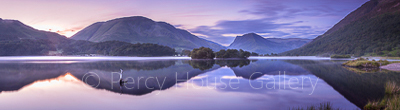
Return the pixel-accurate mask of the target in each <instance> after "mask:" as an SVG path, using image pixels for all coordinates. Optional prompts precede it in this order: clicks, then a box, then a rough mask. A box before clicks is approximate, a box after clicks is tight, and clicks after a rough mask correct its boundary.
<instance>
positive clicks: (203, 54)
mask: <svg viewBox="0 0 400 110" xmlns="http://www.w3.org/2000/svg"><path fill="white" fill-rule="evenodd" d="M190 57H191V58H192V59H214V57H215V54H214V51H212V49H210V48H207V47H200V48H195V49H193V50H192V51H191V52H190Z"/></svg>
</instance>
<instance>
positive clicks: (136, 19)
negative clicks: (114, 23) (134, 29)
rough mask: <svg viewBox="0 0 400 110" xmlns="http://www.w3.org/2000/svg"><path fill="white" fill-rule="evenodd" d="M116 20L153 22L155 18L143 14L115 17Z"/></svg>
mask: <svg viewBox="0 0 400 110" xmlns="http://www.w3.org/2000/svg"><path fill="white" fill-rule="evenodd" d="M114 20H129V21H152V22H154V21H153V20H151V19H149V18H146V17H143V16H131V17H122V18H117V19H114Z"/></svg>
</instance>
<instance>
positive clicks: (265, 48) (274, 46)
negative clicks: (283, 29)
mask: <svg viewBox="0 0 400 110" xmlns="http://www.w3.org/2000/svg"><path fill="white" fill-rule="evenodd" d="M309 41H311V40H309V39H298V38H296V39H280V38H268V39H265V38H263V37H261V36H260V35H257V34H255V33H248V34H245V35H243V36H237V37H236V38H235V40H234V41H233V43H232V44H231V45H230V46H229V47H228V48H229V49H243V50H245V51H250V52H256V53H260V54H270V53H280V52H284V51H288V50H292V49H295V48H299V47H301V46H302V45H304V44H306V43H308V42H309Z"/></svg>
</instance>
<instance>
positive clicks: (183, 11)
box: [0, 0, 367, 45]
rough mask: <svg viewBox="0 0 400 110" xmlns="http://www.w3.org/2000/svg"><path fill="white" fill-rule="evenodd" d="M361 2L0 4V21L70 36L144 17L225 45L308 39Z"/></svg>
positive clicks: (47, 0)
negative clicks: (257, 37)
mask: <svg viewBox="0 0 400 110" xmlns="http://www.w3.org/2000/svg"><path fill="white" fill-rule="evenodd" d="M366 1H367V0H352V1H348V0H339V1H337V0H302V1H298V0H280V1H276V0H217V1H215V0H201V1H193V0H172V1H161V0H134V1H129V0H113V1H109V0H85V1H83V0H35V1H31V0H13V1H5V0H4V1H0V18H3V19H15V20H20V21H21V22H23V23H25V24H27V25H29V26H32V27H34V28H36V29H39V30H44V31H51V32H57V33H59V34H62V35H65V36H67V37H70V36H72V35H73V34H75V33H76V32H78V31H80V30H81V29H83V28H84V27H86V26H89V25H91V24H93V23H95V22H100V21H107V20H111V19H114V18H120V17H127V16H145V17H148V18H150V19H153V20H154V21H165V22H167V23H170V24H172V25H174V26H176V27H178V28H181V29H186V30H189V31H190V32H191V33H193V34H194V35H197V36H199V37H201V38H205V39H207V40H211V41H215V42H217V43H220V44H222V45H229V44H230V43H231V42H232V41H233V39H234V37H233V35H235V36H236V35H241V34H246V33H250V32H255V33H268V34H265V35H263V37H277V38H290V37H295V38H299V37H300V38H314V37H316V36H317V35H319V34H322V33H323V32H324V31H326V30H327V29H329V28H330V27H332V26H333V25H334V24H335V23H337V22H338V21H339V20H340V19H342V18H343V17H344V16H345V15H346V14H348V13H350V12H351V11H352V10H354V9H356V8H357V7H359V6H360V5H361V4H363V3H364V2H366ZM298 21H301V22H298ZM307 26H308V27H310V28H301V27H307Z"/></svg>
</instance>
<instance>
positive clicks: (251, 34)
mask: <svg viewBox="0 0 400 110" xmlns="http://www.w3.org/2000/svg"><path fill="white" fill-rule="evenodd" d="M238 37H243V38H263V37H262V36H260V35H258V34H256V33H247V34H244V35H243V36H238Z"/></svg>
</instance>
